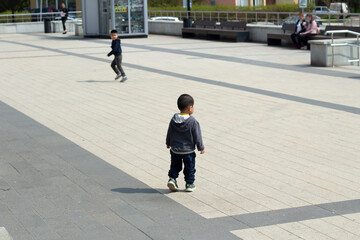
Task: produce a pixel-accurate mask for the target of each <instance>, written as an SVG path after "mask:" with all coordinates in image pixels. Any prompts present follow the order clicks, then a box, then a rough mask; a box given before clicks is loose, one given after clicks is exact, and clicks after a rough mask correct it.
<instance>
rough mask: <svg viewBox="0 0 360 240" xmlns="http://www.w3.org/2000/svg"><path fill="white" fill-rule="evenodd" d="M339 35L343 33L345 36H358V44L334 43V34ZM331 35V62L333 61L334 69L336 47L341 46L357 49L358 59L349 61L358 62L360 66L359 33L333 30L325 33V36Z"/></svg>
mask: <svg viewBox="0 0 360 240" xmlns="http://www.w3.org/2000/svg"><path fill="white" fill-rule="evenodd" d="M339 33H343V34H351V35H355V36H356V44H351V43H334V34H339ZM328 34H331V45H330V46H331V50H332V53H331V60H332V67H334V66H335V53H334V50H335V47H340V46H349V47H356V48H357V51H356V52H357V59H350V60H348V62H357V65H358V66H360V41H359V36H360V33H358V32H354V31H350V30H333V31H327V32H325V35H328Z"/></svg>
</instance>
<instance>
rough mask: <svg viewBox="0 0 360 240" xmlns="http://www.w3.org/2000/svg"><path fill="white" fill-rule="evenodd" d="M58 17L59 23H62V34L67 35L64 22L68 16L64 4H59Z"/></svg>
mask: <svg viewBox="0 0 360 240" xmlns="http://www.w3.org/2000/svg"><path fill="white" fill-rule="evenodd" d="M60 16H61V22H62V25H63V29H64V31H63V34H66V33H67V30H66V26H65V23H66V20H67V18H68V16H69V9H67V8H66V7H65V3H61V8H60Z"/></svg>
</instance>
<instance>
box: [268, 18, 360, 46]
mask: <svg viewBox="0 0 360 240" xmlns="http://www.w3.org/2000/svg"><path fill="white" fill-rule="evenodd" d="M295 27H296V24H293V23H284V24H283V26H282V28H281V29H282V30H283V31H284V32H283V33H268V34H267V42H268V45H269V46H270V45H281V40H288V41H291V34H292V33H293V32H294V30H295ZM332 30H350V31H354V32H360V27H350V26H326V27H325V32H326V31H332ZM347 37H351V35H348V34H347V33H345V34H337V35H335V36H334V38H336V39H339V38H347ZM325 39H331V36H330V35H324V34H317V35H314V36H311V37H310V38H309V40H325Z"/></svg>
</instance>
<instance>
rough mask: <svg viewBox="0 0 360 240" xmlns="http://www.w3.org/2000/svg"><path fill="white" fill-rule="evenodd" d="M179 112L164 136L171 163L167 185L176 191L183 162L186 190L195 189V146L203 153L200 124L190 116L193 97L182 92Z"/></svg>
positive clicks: (192, 109) (192, 107)
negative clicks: (177, 179)
mask: <svg viewBox="0 0 360 240" xmlns="http://www.w3.org/2000/svg"><path fill="white" fill-rule="evenodd" d="M177 105H178V108H179V110H180V113H176V114H175V115H174V117H173V118H172V119H171V121H170V124H169V129H168V132H167V136H166V146H167V148H170V154H171V165H170V171H169V178H170V179H169V181H168V184H167V185H168V187H169V189H170V190H171V191H173V192H176V191H178V190H179V187H178V185H177V182H176V178H177V177H178V176H179V172H180V171H181V170H182V164H183V163H184V176H185V182H186V186H185V187H186V190H185V191H187V192H192V191H194V190H195V184H194V181H195V172H196V170H195V157H196V154H195V146H197V149H198V150H199V151H200V154H204V153H205V147H204V145H203V141H202V137H201V130H200V125H199V123H198V121H196V119H195V118H194V117H193V116H191V115H192V114H193V113H194V99H193V98H192V97H191V96H190V95H188V94H183V95H181V96H180V97H179V98H178V101H177Z"/></svg>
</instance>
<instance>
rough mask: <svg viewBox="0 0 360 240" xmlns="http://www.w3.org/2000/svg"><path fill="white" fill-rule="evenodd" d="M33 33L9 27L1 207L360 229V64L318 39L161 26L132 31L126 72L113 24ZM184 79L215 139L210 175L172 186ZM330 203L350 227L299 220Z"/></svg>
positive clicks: (183, 229) (120, 230) (136, 229)
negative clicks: (86, 31)
mask: <svg viewBox="0 0 360 240" xmlns="http://www.w3.org/2000/svg"><path fill="white" fill-rule="evenodd" d="M21 36H24V37H25V38H26V39H27V41H26V42H18V41H16V39H17V38H18V37H19V35H2V37H1V39H0V42H1V44H0V52H3V55H4V56H5V57H4V58H2V59H0V64H1V66H2V76H3V77H2V78H1V79H0V84H1V86H2V87H1V88H0V96H1V98H0V101H1V102H0V143H1V144H0V186H2V187H3V186H5V188H8V187H9V186H10V189H9V190H6V191H1V190H0V204H2V206H3V207H0V211H2V212H0V213H4V215H2V216H5V217H4V220H3V222H4V225H5V223H6V225H5V227H6V229H8V231H9V232H10V233H11V234H12V235H13V237H14V238H15V239H46V234H48V233H49V237H48V239H74V238H76V239H86V240H88V239H118V237H119V235H121V236H124V237H125V236H126V237H125V238H126V239H169V237H171V238H172V239H197V240H198V239H237V238H238V237H244V238H245V239H257V240H258V239H262V238H263V239H269V236H270V237H271V236H272V238H276V237H274V236H278V235H276V233H279V232H281V231H282V230H279V227H280V228H281V229H283V230H284V231H287V232H290V235H288V237H291V238H292V236H295V237H294V239H298V238H303V239H332V238H334V237H335V238H341V237H344V238H346V237H349V236H350V237H354V236H353V235H355V236H358V235H359V234H358V231H357V230H356V229H357V228H356V226H355V225H356V224H358V222H359V221H358V219H357V216H355V215H354V214H357V213H359V212H360V209H359V207H358V206H360V205H359V204H358V201H357V199H359V198H360V190H359V189H360V184H359V183H360V178H359V174H358V171H359V168H358V163H359V161H358V159H359V156H360V151H359V150H358V145H359V142H360V138H359V135H358V134H356V133H357V132H358V130H359V129H360V122H359V120H358V115H359V113H360V111H359V109H360V105H359V104H358V103H359V102H360V101H359V100H360V99H359V96H358V94H357V92H356V91H355V89H358V88H359V81H357V80H356V79H357V78H358V77H359V74H358V69H357V67H352V66H349V67H341V68H333V69H325V68H315V67H308V66H307V65H308V59H309V52H306V51H295V50H292V49H288V48H272V47H269V46H267V45H265V44H259V43H227V42H213V41H203V40H191V39H181V38H178V37H168V36H150V37H149V38H147V39H124V40H123V41H122V44H123V50H124V67H125V68H126V72H127V74H128V75H129V81H128V82H126V84H119V83H118V82H115V81H113V80H112V78H113V76H112V74H113V73H112V72H111V69H110V68H109V63H110V61H111V60H110V59H107V58H106V57H104V52H105V53H106V52H107V51H108V48H109V41H108V40H104V39H81V38H74V37H72V36H57V35H54V34H50V35H44V34H31V35H21ZM15 38H16V39H15ZM54 44H55V45H56V46H57V47H56V48H54ZM15 49H22V50H25V51H28V50H31V51H30V52H26V54H27V55H26V57H24V56H23V55H21V53H19V52H16V51H11V50H15ZM94 49H96V51H95V52H94ZM9 50H10V51H9ZM4 51H6V52H4ZM54 56H56V57H54ZM19 58H21V60H22V65H21V66H20V67H19V64H18V61H19ZM274 59H275V60H274ZM50 62H51V64H49V63H50ZM59 66H61V68H63V69H66V71H63V72H62V73H61V76H60V75H59V74H54V73H57V72H58V71H59ZM74 66H76V67H74ZM19 68H20V70H19ZM24 79H26V80H24ZM184 92H188V93H190V94H192V95H193V96H194V97H195V102H196V106H195V107H196V111H195V116H196V118H197V119H198V120H199V122H200V124H201V126H202V130H203V136H204V141H205V143H206V146H207V147H206V148H207V153H206V154H205V155H198V158H197V169H198V172H197V186H198V190H197V191H196V192H194V193H192V194H185V193H183V192H179V193H176V194H167V193H168V190H167V189H166V181H167V176H166V175H167V171H168V167H169V159H170V158H169V152H168V150H167V149H166V148H165V147H164V134H165V133H166V129H167V125H168V121H169V119H170V117H171V115H172V114H173V113H174V112H177V109H176V99H177V97H178V96H179V95H180V94H182V93H184ZM179 184H180V185H181V186H183V184H184V182H183V180H182V179H179ZM36 200H38V201H36ZM25 211H26V212H25ZM350 216H351V217H353V218H354V219H355V220H354V221H352V220H350ZM348 217H349V218H348ZM317 219H323V220H324V221H321V225H319V229H322V230H324V229H325V230H326V229H327V228H328V227H331V226H337V228H336V229H337V231H336V236H334V237H332V236H331V235H330V234H329V235H326V233H325V232H322V233H320V232H319V231H316V230H314V229H311V228H308V227H306V226H305V228H302V227H303V226H304V224H300V223H301V222H304V223H305V222H308V221H309V223H310V225H311V221H315V220H317ZM344 219H345V220H344ZM0 223H1V220H0ZM17 223H21V225H22V229H20V228H19V231H16V230H17V228H16V227H15V225H17ZM295 223H299V224H300V226H301V227H299V225H297V228H293V227H292V226H293V225H291V224H295ZM314 223H315V222H314ZM56 225H58V226H59V227H58V228H56ZM84 229H87V230H88V231H84ZM261 229H266V234H268V235H269V236H268V235H265V234H262V233H261V232H260V231H258V230H261ZM339 229H340V230H339ZM264 231H265V230H264ZM231 232H233V233H234V234H232V233H231ZM274 234H275V235H274ZM299 234H300V235H299ZM72 236H73V237H72Z"/></svg>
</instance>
